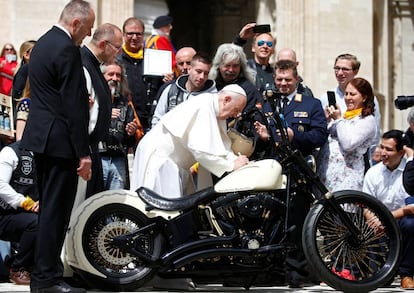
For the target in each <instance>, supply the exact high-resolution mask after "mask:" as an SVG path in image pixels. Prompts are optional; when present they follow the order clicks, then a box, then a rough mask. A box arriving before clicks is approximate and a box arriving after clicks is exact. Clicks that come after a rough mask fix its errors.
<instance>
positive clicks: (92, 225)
mask: <svg viewBox="0 0 414 293" xmlns="http://www.w3.org/2000/svg"><path fill="white" fill-rule="evenodd" d="M147 220H148V219H147V218H146V217H145V215H143V214H142V213H141V212H140V211H139V210H137V209H135V208H134V207H131V206H129V205H125V204H121V203H111V204H107V205H104V206H101V207H99V208H98V209H96V210H95V211H94V212H93V213H92V214H91V216H90V217H89V218H88V220H87V221H86V223H85V226H84V227H83V233H82V248H83V251H84V254H85V256H86V258H87V260H88V261H89V263H90V264H91V265H92V266H93V267H94V268H95V269H96V270H98V271H99V272H100V273H102V274H103V275H105V277H106V278H100V277H98V276H96V275H92V274H89V273H87V272H85V271H80V272H79V274H80V275H81V277H82V278H83V279H84V280H85V281H86V282H87V283H88V284H89V285H91V286H92V287H94V288H99V289H102V290H105V291H108V290H110V291H117V292H119V291H131V290H135V289H137V288H139V287H141V286H143V285H144V284H145V283H146V282H147V281H148V280H149V279H151V278H152V277H153V276H154V274H155V271H154V269H153V268H150V267H148V266H146V265H145V263H143V262H142V261H140V259H139V258H138V257H136V256H134V255H131V254H129V253H127V252H125V251H122V250H121V249H119V248H118V247H115V246H113V245H112V244H111V239H112V238H113V237H115V236H120V235H124V234H127V233H130V232H133V231H134V230H137V229H138V228H141V227H143V226H145V225H146V224H147ZM137 242H138V244H137V245H139V247H140V250H141V251H142V250H144V251H145V252H146V253H147V254H149V255H152V256H153V257H158V256H159V254H160V251H161V248H162V241H161V237H160V236H159V235H153V234H148V235H145V236H141V237H140V238H139V240H138V241H137Z"/></svg>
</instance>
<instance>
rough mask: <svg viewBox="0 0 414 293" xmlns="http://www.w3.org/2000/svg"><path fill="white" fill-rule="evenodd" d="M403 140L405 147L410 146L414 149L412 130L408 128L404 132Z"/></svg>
mask: <svg viewBox="0 0 414 293" xmlns="http://www.w3.org/2000/svg"><path fill="white" fill-rule="evenodd" d="M402 140H403V144H404V145H405V146H408V147H409V148H414V133H413V131H412V130H411V129H410V128H408V129H407V130H406V131H405V132H404V134H403V137H402Z"/></svg>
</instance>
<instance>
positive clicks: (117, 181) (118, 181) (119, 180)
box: [102, 156, 127, 190]
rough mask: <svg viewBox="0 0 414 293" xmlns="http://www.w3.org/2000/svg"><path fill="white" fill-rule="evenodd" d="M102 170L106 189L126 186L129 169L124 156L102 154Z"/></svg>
mask: <svg viewBox="0 0 414 293" xmlns="http://www.w3.org/2000/svg"><path fill="white" fill-rule="evenodd" d="M102 170H103V180H104V189H105V190H114V189H125V188H126V186H125V184H126V183H127V176H126V175H127V174H126V172H127V171H126V160H125V158H124V157H106V156H102Z"/></svg>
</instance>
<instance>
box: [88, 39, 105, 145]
mask: <svg viewBox="0 0 414 293" xmlns="http://www.w3.org/2000/svg"><path fill="white" fill-rule="evenodd" d="M81 56H82V64H83V66H84V67H85V68H86V70H87V71H88V73H89V76H90V77H91V81H92V87H93V89H94V91H95V95H96V99H97V100H98V104H99V111H98V120H97V121H96V125H95V128H94V130H93V131H92V133H91V134H90V136H89V142H90V143H91V144H97V143H98V142H99V141H104V142H107V141H108V140H109V127H110V122H111V107H112V101H111V92H110V90H109V86H108V83H107V81H106V80H105V78H104V76H103V74H102V71H101V69H100V64H99V61H98V59H96V57H95V55H94V54H93V53H92V52H91V51H90V50H89V48H88V47H86V46H83V47H82V48H81Z"/></svg>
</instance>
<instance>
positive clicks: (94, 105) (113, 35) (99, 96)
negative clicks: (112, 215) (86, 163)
mask: <svg viewBox="0 0 414 293" xmlns="http://www.w3.org/2000/svg"><path fill="white" fill-rule="evenodd" d="M121 49H122V31H121V29H120V28H118V27H117V26H116V25H113V24H110V23H104V24H102V25H100V26H99V27H98V28H97V29H96V31H95V32H94V34H93V37H92V40H91V41H90V42H89V43H88V44H87V45H85V46H83V47H82V48H81V56H82V63H83V68H84V74H85V78H86V87H87V89H88V94H89V105H90V110H89V143H90V146H91V151H92V154H91V158H92V178H91V180H90V181H89V182H88V184H87V190H86V197H90V196H92V195H93V194H95V193H97V192H100V191H103V190H104V184H103V173H102V163H101V156H100V154H99V153H100V152H104V151H106V143H107V142H108V139H109V127H110V122H111V107H112V100H111V92H110V91H109V86H108V83H107V81H106V80H105V78H104V76H103V73H102V71H101V68H100V64H102V63H104V62H113V61H114V60H115V56H116V55H117V53H118V52H120V51H121Z"/></svg>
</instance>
